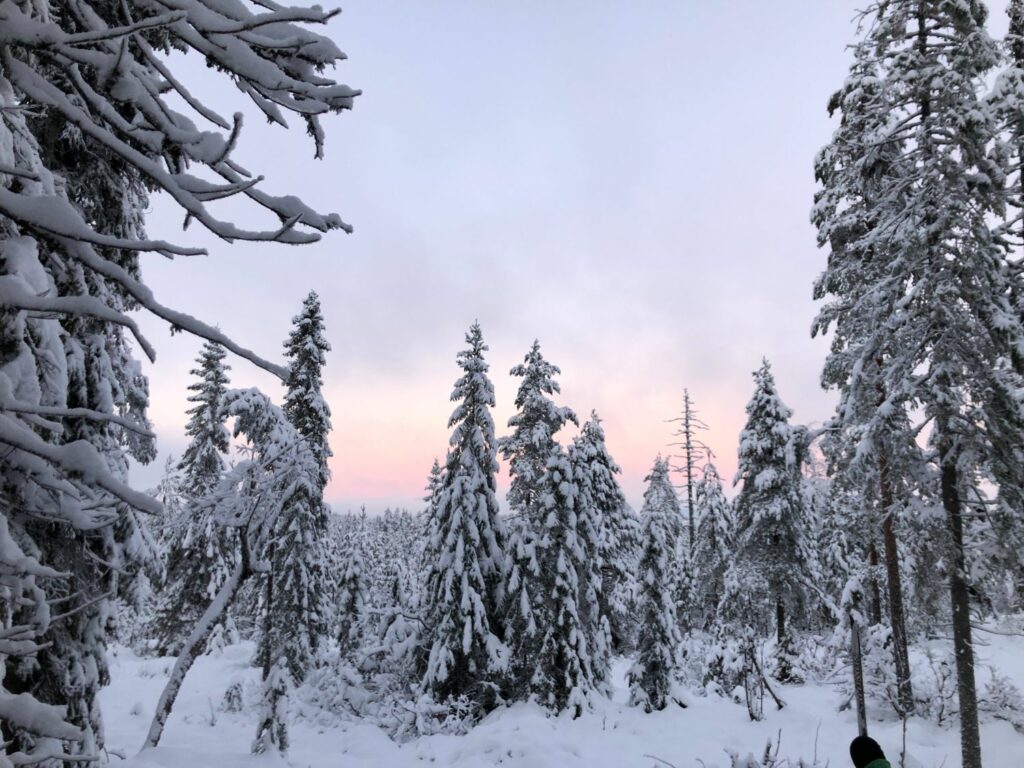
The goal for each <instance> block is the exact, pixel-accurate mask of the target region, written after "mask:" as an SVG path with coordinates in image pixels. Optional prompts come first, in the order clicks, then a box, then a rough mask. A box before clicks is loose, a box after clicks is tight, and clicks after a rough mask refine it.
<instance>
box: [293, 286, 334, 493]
mask: <svg viewBox="0 0 1024 768" xmlns="http://www.w3.org/2000/svg"><path fill="white" fill-rule="evenodd" d="M284 348H285V354H286V355H287V358H288V378H287V380H286V385H287V393H286V394H285V398H284V412H285V413H286V414H287V416H288V419H289V420H290V421H291V423H292V424H293V425H294V426H295V429H296V431H297V432H298V433H299V434H300V435H302V436H303V437H305V438H306V440H307V441H308V442H309V445H310V450H311V451H312V452H313V455H314V456H315V457H316V459H317V462H318V463H319V465H320V469H319V482H320V487H321V488H323V487H324V486H326V485H327V480H328V479H329V478H330V471H329V470H328V469H327V460H328V459H329V458H330V457H331V456H332V455H333V454H332V452H331V448H330V446H329V445H328V442H327V436H328V435H329V434H330V431H331V409H330V407H329V406H328V405H327V401H326V400H324V397H323V393H322V389H323V367H324V364H325V363H326V361H327V352H329V351H330V349H331V345H330V344H329V343H328V342H327V339H326V338H325V337H324V318H323V314H322V312H321V310H320V298H319V296H317V294H316V291H310V292H309V295H307V296H306V298H305V299H304V300H303V302H302V311H300V312H299V314H298V315H296V316H295V317H293V318H292V330H291V332H290V333H289V334H288V339H287V341H285V343H284Z"/></svg>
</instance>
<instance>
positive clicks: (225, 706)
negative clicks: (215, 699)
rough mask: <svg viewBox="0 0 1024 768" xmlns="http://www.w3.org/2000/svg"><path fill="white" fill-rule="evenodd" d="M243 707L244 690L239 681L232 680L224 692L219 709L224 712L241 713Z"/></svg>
mask: <svg viewBox="0 0 1024 768" xmlns="http://www.w3.org/2000/svg"><path fill="white" fill-rule="evenodd" d="M244 705H245V688H244V687H243V684H242V681H241V680H232V681H231V682H230V683H229V684H228V687H227V688H226V689H225V690H224V696H223V697H222V698H221V700H220V708H221V709H222V710H223V711H225V712H241V711H242V708H243V706H244Z"/></svg>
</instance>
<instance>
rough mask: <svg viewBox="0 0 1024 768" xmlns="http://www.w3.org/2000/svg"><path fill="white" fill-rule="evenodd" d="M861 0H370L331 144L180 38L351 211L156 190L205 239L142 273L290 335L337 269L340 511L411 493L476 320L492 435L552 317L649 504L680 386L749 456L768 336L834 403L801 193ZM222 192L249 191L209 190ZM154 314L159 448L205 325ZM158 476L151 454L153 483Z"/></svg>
mask: <svg viewBox="0 0 1024 768" xmlns="http://www.w3.org/2000/svg"><path fill="white" fill-rule="evenodd" d="M855 7H856V3H854V2H852V1H851V2H847V1H846V0H842V1H840V0H835V2H827V3H808V2H805V1H804V0H780V2H775V3H763V2H754V0H746V1H743V2H739V1H738V2H734V3H730V4H728V7H726V6H725V5H722V4H712V3H704V2H695V1H694V2H678V1H677V0H672V1H671V2H670V1H669V0H665V1H664V2H655V1H654V0H643V1H642V2H637V3H625V2H583V0H566V2H564V3H563V2H560V3H547V2H541V1H540V0H523V1H522V2H515V3H512V2H496V3H475V2H470V1H469V0H430V2H427V0H401V1H399V0H351V1H350V2H346V3H345V4H344V13H343V14H342V15H341V16H340V17H339V18H338V19H337V20H335V22H334V23H332V24H331V25H330V26H329V27H328V32H329V33H330V34H331V35H332V36H333V37H334V39H335V40H337V42H338V43H339V45H340V47H341V48H342V49H343V50H345V51H346V52H347V53H348V54H349V57H350V59H349V61H348V62H347V63H346V64H345V65H344V67H343V69H342V72H341V75H342V79H343V80H344V81H346V82H347V83H348V84H350V85H353V86H357V87H360V88H362V89H363V90H364V95H363V96H361V97H360V98H359V99H358V100H357V104H356V107H355V109H354V110H353V111H352V112H351V113H348V114H345V115H343V116H340V117H337V118H332V119H328V120H327V121H326V122H327V125H326V127H327V131H328V143H327V157H326V159H325V160H324V161H323V162H320V163H317V162H314V161H313V160H312V159H311V156H312V147H311V146H310V144H309V142H308V140H307V139H306V137H305V136H304V135H303V132H302V130H301V128H299V127H296V129H295V130H292V131H290V132H284V131H282V130H281V129H280V128H276V127H272V126H267V125H265V124H264V123H263V121H261V120H260V119H258V118H257V117H256V116H255V115H253V114H252V110H251V109H249V108H248V106H247V105H246V104H245V102H244V101H243V100H242V99H241V97H240V95H239V94H237V93H235V92H234V91H233V90H232V89H231V88H230V86H228V85H227V84H226V83H224V82H223V81H222V80H221V79H219V78H217V77H215V76H213V75H211V74H209V73H208V71H207V70H206V68H205V67H204V66H203V64H202V62H199V61H191V62H186V66H185V67H184V70H185V79H186V80H187V82H188V84H189V87H190V88H192V89H193V90H194V91H196V92H198V93H199V94H201V95H206V96H207V97H208V98H212V99H214V100H215V101H216V102H217V103H218V107H219V109H220V110H221V111H222V112H223V111H227V110H230V109H233V108H237V109H242V110H243V111H245V112H247V114H248V120H247V123H246V126H245V129H244V131H243V134H242V139H241V144H240V149H239V153H238V154H239V157H240V158H241V159H242V160H243V161H244V163H245V164H246V165H247V166H249V167H250V168H251V169H252V170H254V171H257V172H261V173H265V174H266V176H267V179H268V180H267V184H268V189H273V190H277V191H282V192H283V191H289V192H298V193H300V194H302V195H303V196H304V197H305V198H306V199H307V201H308V202H311V203H313V204H315V205H316V206H317V207H320V208H323V209H327V210H335V211H337V212H339V213H340V214H341V215H342V217H343V218H344V219H345V220H346V221H348V222H350V223H352V224H353V225H354V226H355V233H354V234H352V235H348V236H346V235H343V234H332V235H329V236H328V237H326V238H325V239H324V240H323V241H322V242H321V243H319V244H317V245H315V246H310V247H304V248H286V247H270V246H259V245H247V244H235V245H228V244H225V243H221V242H219V241H216V240H213V239H212V238H210V237H208V236H207V235H206V234H205V233H203V232H201V231H198V230H197V229H196V228H195V227H193V228H192V229H190V230H189V231H188V232H187V233H184V234H183V233H182V232H181V231H180V223H181V216H180V212H178V211H177V210H176V209H175V208H174V207H173V206H171V205H169V204H167V203H166V201H163V200H159V199H157V200H154V201H153V203H152V212H151V215H150V219H149V222H150V224H149V226H150V231H151V235H153V236H156V237H167V238H169V239H175V240H176V241H178V242H182V243H185V244H202V245H205V246H207V247H208V248H209V249H210V252H211V256H210V257H208V258H195V259H178V260H176V261H174V262H170V261H167V260H164V259H162V258H161V257H158V256H153V255H150V256H148V257H147V261H146V263H145V264H144V266H143V270H144V274H145V277H146V279H147V281H148V282H149V283H150V285H152V286H153V288H154V290H155V291H156V293H157V295H158V297H160V298H161V299H162V300H164V301H165V302H167V303H170V304H172V305H173V306H175V307H177V308H179V309H182V310H184V311H187V312H191V313H193V314H195V315H198V316H200V317H202V318H203V319H204V320H207V321H209V322H214V323H219V324H220V326H221V328H222V329H223V330H224V331H226V332H228V333H229V334H231V335H232V336H233V337H234V338H236V340H238V341H239V342H241V343H244V344H246V345H248V346H251V347H253V348H255V349H257V350H259V351H260V352H262V353H263V354H265V355H267V356H269V357H272V358H274V359H279V357H280V351H281V342H282V340H283V339H284V338H285V336H286V334H287V333H288V330H289V324H290V319H291V316H292V315H293V314H294V313H295V312H296V311H297V309H298V307H299V305H300V302H301V300H302V298H303V296H304V295H305V294H306V292H307V291H308V290H310V289H311V288H315V289H316V290H317V291H318V292H319V293H320V295H321V299H322V301H323V305H324V312H325V316H326V321H327V329H328V337H329V340H330V341H331V343H332V345H333V347H334V351H333V352H332V354H331V355H330V357H329V360H328V367H327V370H326V387H325V392H326V395H327V398H328V401H329V403H330V406H331V408H332V410H333V414H334V418H333V423H334V435H333V438H332V446H333V449H334V452H335V457H334V461H333V463H332V471H333V475H334V479H333V480H332V483H331V485H330V487H329V489H328V493H329V499H330V501H331V502H332V504H333V505H334V506H335V508H336V509H339V510H345V509H349V508H352V509H354V508H357V507H358V506H359V505H360V504H361V503H365V504H366V505H367V507H368V509H370V510H371V511H380V510H382V509H383V508H384V507H385V506H404V507H409V508H418V507H419V505H420V502H419V497H420V496H421V495H422V490H421V489H422V486H423V484H424V480H425V477H426V474H427V471H428V470H429V468H430V464H431V462H432V460H433V458H434V457H435V456H437V457H439V458H443V456H444V451H445V448H446V445H447V439H448V430H447V427H446V421H447V418H448V415H449V413H450V412H451V404H450V403H449V401H448V396H449V393H450V391H451V386H452V383H453V381H454V380H455V378H456V377H457V376H458V370H457V368H456V366H455V354H456V353H457V352H458V350H459V349H461V347H462V345H463V334H464V332H465V330H466V328H467V327H468V326H469V324H470V323H471V322H472V321H473V320H474V319H479V321H480V323H481V325H482V327H483V330H484V335H485V338H486V339H487V341H488V343H489V344H490V347H491V352H490V355H489V360H490V362H491V374H492V378H493V379H494V382H495V387H496V392H497V399H498V407H497V410H496V411H495V422H496V424H497V425H498V428H499V434H501V433H503V432H504V430H505V427H504V425H505V422H506V421H507V419H508V416H509V415H510V408H511V404H512V400H513V397H514V392H515V387H516V386H517V381H514V380H513V379H511V378H510V377H509V376H508V370H509V368H510V367H511V366H512V365H514V364H515V363H517V362H518V361H519V360H520V359H521V358H522V356H523V354H524V353H525V351H526V350H527V348H528V347H529V344H530V343H531V341H532V340H533V339H534V338H535V337H537V338H539V339H540V341H541V344H542V348H543V350H544V353H545V355H546V356H547V357H548V358H549V359H550V360H552V361H553V362H555V363H556V364H558V365H559V366H561V368H562V371H563V375H562V377H561V383H562V387H563V396H562V398H561V400H560V402H562V403H563V404H566V405H569V406H571V407H573V408H574V409H575V410H576V411H577V413H579V414H580V415H581V416H583V417H585V416H586V415H587V414H589V412H590V410H591V408H596V409H597V410H598V411H599V413H600V414H601V416H602V418H603V419H604V420H605V426H606V431H607V435H608V443H609V447H610V449H611V451H612V453H613V455H614V456H615V458H616V459H617V460H618V462H619V463H620V464H621V465H622V468H623V485H624V487H625V489H626V493H627V496H628V498H629V500H630V501H631V503H633V504H634V505H636V506H639V504H640V500H641V494H642V481H643V477H644V475H645V474H646V472H647V470H648V469H649V468H650V466H651V463H652V462H653V459H654V457H655V456H656V455H657V454H658V453H659V452H666V451H667V444H668V443H669V442H670V441H671V432H672V425H670V424H668V423H666V421H665V420H666V419H669V418H672V417H673V416H675V415H676V414H677V413H678V411H679V409H680V407H681V402H682V393H683V388H684V387H688V388H689V389H690V392H691V395H692V397H693V398H694V400H695V402H696V404H697V407H698V409H699V410H700V411H701V415H702V417H703V419H704V420H705V421H706V422H707V423H708V424H709V425H710V426H711V431H710V432H709V433H708V435H707V436H706V440H707V442H708V443H709V444H710V445H711V446H712V448H713V449H714V451H715V453H716V455H717V457H718V458H717V463H718V464H719V468H720V470H721V472H722V475H723V476H724V477H726V478H729V479H731V477H732V474H733V472H734V471H735V464H736V457H735V453H736V440H737V435H738V432H739V429H740V428H741V426H742V424H743V420H744V412H743V408H744V405H745V404H746V401H747V399H748V397H749V395H750V392H751V387H752V383H751V379H750V372H751V371H753V370H754V369H755V368H756V367H757V366H758V365H759V363H760V360H761V357H762V356H767V357H768V358H769V359H770V360H771V361H772V362H773V364H774V367H775V371H776V377H777V380H778V384H779V388H780V392H781V394H782V397H783V399H784V400H785V401H786V402H787V403H788V404H789V405H790V406H791V407H792V408H794V409H795V411H796V419H797V420H800V421H804V422H815V423H820V421H821V420H823V419H824V418H826V417H827V415H828V414H829V411H830V410H831V403H832V396H831V395H829V394H827V393H824V392H822V391H821V390H820V387H819V386H818V375H819V371H820V367H821V363H822V360H823V359H824V355H825V352H826V349H827V346H826V345H827V341H823V340H820V339H819V340H815V341H812V340H811V339H810V337H809V328H810V323H811V319H812V317H813V315H814V312H815V307H814V304H813V302H812V301H811V284H812V281H813V279H814V277H815V276H816V275H817V273H818V272H819V271H820V269H821V268H822V266H823V264H824V254H823V253H821V252H819V251H818V250H817V248H816V244H815V233H814V230H813V228H812V227H811V225H810V224H809V222H808V213H809V209H810V206H811V203H812V196H813V193H814V188H815V185H814V179H813V172H812V163H813V158H814V154H815V152H816V151H817V149H818V148H819V147H820V146H821V145H822V144H824V143H825V142H826V141H827V140H828V137H829V135H830V133H831V130H832V125H831V123H830V121H829V119H828V116H827V114H826V111H825V105H826V102H827V100H828V97H829V95H830V93H831V92H832V90H834V89H835V88H836V87H838V86H839V85H840V84H841V82H842V80H843V78H844V76H845V71H846V65H847V50H846V46H847V45H848V44H849V43H850V42H851V41H852V39H853V35H854V27H853V24H852V23H851V22H852V19H853V17H854V9H855ZM999 23H1001V22H999ZM994 26H997V25H994ZM232 211H233V212H234V213H235V215H236V217H237V218H238V219H239V220H240V221H241V222H242V223H243V224H244V223H246V222H247V221H249V220H250V218H251V217H252V216H253V212H252V211H250V210H249V209H247V208H245V207H244V206H241V205H239V204H237V203H235V202H227V203H224V204H220V205H219V208H218V213H220V215H222V216H226V215H229V213H230V212H232ZM145 324H146V328H147V329H148V332H149V335H150V336H151V338H152V340H153V341H154V342H156V344H157V348H158V350H159V353H160V359H159V360H158V362H157V364H156V365H154V366H149V367H148V369H147V370H148V373H149V374H150V377H151V390H152V395H153V403H154V404H153V407H152V411H151V413H152V417H153V419H154V421H155V423H156V425H157V428H158V432H159V434H160V438H161V449H162V452H163V453H164V455H166V454H167V453H168V452H170V453H174V454H180V452H181V450H182V448H183V445H184V443H183V435H182V429H183V425H184V422H185V417H184V411H185V407H186V403H185V395H186V389H185V388H186V386H187V384H188V381H189V379H188V375H187V371H188V369H189V368H190V367H191V365H192V360H193V358H194V356H195V354H196V352H197V350H198V346H199V345H198V343H197V342H196V341H195V340H193V339H188V338H184V337H181V336H175V337H168V335H167V331H166V328H165V327H164V326H162V325H160V324H158V323H155V322H152V321H151V320H146V321H145ZM231 364H232V366H233V370H232V372H231V374H232V383H233V384H234V385H236V386H254V385H256V386H262V387H265V388H266V389H267V391H268V392H270V393H271V394H272V395H273V396H275V397H276V396H279V394H280V391H279V389H278V388H277V387H276V385H275V384H274V382H273V381H271V380H270V377H269V376H267V375H265V374H263V373H261V372H259V371H256V370H255V369H253V367H252V366H251V365H249V364H247V363H244V362H242V361H237V360H233V361H231ZM159 464H160V465H162V461H160V462H159ZM158 475H159V470H158V469H150V468H145V469H141V470H139V471H138V472H137V477H138V479H139V482H141V483H144V484H150V483H152V482H153V481H154V480H155V478H156V477H157V476H158ZM503 481H504V479H503Z"/></svg>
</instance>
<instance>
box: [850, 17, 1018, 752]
mask: <svg viewBox="0 0 1024 768" xmlns="http://www.w3.org/2000/svg"><path fill="white" fill-rule="evenodd" d="M867 14H868V16H869V18H868V19H867V22H868V23H866V24H864V25H863V27H862V29H863V30H864V38H863V45H864V47H865V48H866V49H867V51H868V53H867V54H866V56H868V57H870V61H871V62H872V63H873V64H874V65H875V67H876V70H875V71H876V73H877V80H876V82H877V84H878V87H877V92H878V94H879V95H878V96H877V98H876V99H875V101H876V103H877V110H878V111H881V110H884V111H885V112H886V115H887V120H886V122H885V127H884V128H883V129H882V130H881V131H877V132H875V134H874V136H873V144H874V145H882V144H884V145H887V146H889V147H892V148H895V149H896V150H897V152H898V158H897V160H896V162H895V163H894V166H895V167H894V170H893V172H892V174H891V178H892V179H893V181H894V183H891V184H885V185H883V187H882V190H881V193H880V194H879V195H878V197H877V199H876V200H875V201H874V203H873V208H872V211H873V215H874V218H875V225H874V226H873V227H872V228H871V229H870V230H869V231H868V232H866V233H865V234H864V235H863V238H864V239H865V240H866V241H867V242H868V243H871V242H878V243H880V244H883V245H884V246H885V248H884V249H881V248H880V249H879V250H878V254H877V255H878V258H879V259H881V260H882V262H883V263H882V264H881V265H880V271H881V272H882V273H883V274H884V275H885V276H886V281H887V282H886V283H884V284H883V283H879V284H878V285H879V287H878V288H877V289H876V290H881V287H882V286H883V285H885V284H888V285H892V286H894V287H893V289H892V290H893V292H894V293H895V294H896V296H897V299H896V303H895V304H894V307H896V308H898V310H899V311H898V312H895V313H893V315H892V316H891V317H889V318H887V325H886V328H887V330H888V333H889V335H890V343H889V345H888V348H887V350H886V351H887V352H889V353H890V356H889V357H887V358H883V359H882V361H881V363H880V365H881V369H880V371H879V373H878V379H879V381H880V382H881V383H882V385H883V387H884V394H885V399H884V401H883V402H882V403H880V404H879V405H878V406H877V411H876V414H877V415H878V416H879V417H882V416H885V415H886V414H887V413H890V412H892V410H893V409H894V408H905V409H907V410H911V409H912V410H913V411H914V412H915V413H920V414H923V418H922V419H921V420H920V423H919V424H915V427H916V428H918V429H920V430H922V431H923V432H924V433H925V434H928V435H929V440H930V447H931V448H932V453H931V456H930V459H931V461H932V463H933V465H934V468H935V470H936V472H937V474H938V476H939V484H940V492H941V493H940V495H941V500H942V506H943V509H944V512H945V516H946V519H947V523H948V525H947V528H948V537H949V538H948V541H949V546H950V550H949V552H950V555H949V560H948V562H949V563H950V564H951V567H950V568H949V579H950V605H951V608H952V620H953V643H954V649H955V654H956V662H957V687H958V694H959V701H960V718H961V746H962V757H963V764H964V766H965V767H966V768H979V766H980V765H981V745H980V735H979V730H978V718H977V693H976V690H975V682H974V654H973V648H972V637H971V634H972V632H971V624H970V609H971V604H970V603H971V598H970V595H971V589H972V585H971V583H970V581H969V577H968V573H969V570H970V562H969V560H970V552H969V551H968V549H967V547H966V546H965V540H966V539H967V538H968V536H969V531H968V532H967V533H965V528H966V527H967V526H968V525H969V522H968V521H969V520H970V519H971V518H970V516H968V515H965V505H966V506H968V507H971V506H973V505H974V500H975V499H976V498H982V499H983V498H984V496H985V494H984V490H983V488H982V487H981V484H982V483H983V481H984V480H985V479H988V478H991V479H993V480H994V481H995V484H996V486H997V487H998V489H999V493H1000V494H1001V495H1005V494H1015V493H1016V492H1017V491H1016V489H1019V488H1021V487H1024V481H1022V478H1021V472H1022V463H1021V456H1020V445H1021V444H1022V434H1024V427H1022V423H1021V421H1022V420H1021V415H1020V407H1019V406H1020V404H1019V396H1018V395H1017V394H1016V393H1017V392H1019V391H1020V386H1021V381H1020V380H1021V376H1020V365H1019V362H1018V361H1019V360H1020V352H1021V349H1022V348H1024V347H1022V346H1021V344H1022V342H1021V339H1022V337H1024V330H1022V328H1021V316H1020V311H1019V307H1017V306H1013V303H1012V298H1011V297H1012V296H1013V295H1014V285H1013V280H1014V279H1016V274H1017V273H1016V270H1015V269H1013V268H1011V267H1010V265H1009V264H1008V263H1007V254H1006V251H1005V248H1004V247H1003V243H1002V242H1001V240H1000V238H998V237H994V236H993V233H992V231H991V222H992V220H993V219H994V218H998V217H1000V216H1001V215H1002V214H1003V207H1004V203H1005V192H1004V187H1005V184H1004V182H1005V170H1006V169H1005V167H1003V164H1002V162H1001V161H1002V160H1004V159H1005V155H1004V154H1003V153H1001V152H994V153H993V152H992V151H991V150H992V147H993V142H994V140H995V138H996V134H997V125H996V122H995V120H994V115H995V114H998V111H999V110H998V109H987V108H985V105H984V104H983V103H982V100H981V97H980V94H981V93H982V92H983V90H984V88H985V86H986V80H987V78H988V77H989V75H990V74H991V72H992V70H993V68H994V67H995V66H996V64H997V62H998V60H999V52H998V49H997V46H996V45H995V44H994V43H993V41H992V40H991V39H990V38H989V37H988V35H987V33H986V32H985V28H984V25H985V21H986V16H987V11H986V9H985V7H984V6H983V5H982V4H981V3H979V2H971V3H958V4H952V3H938V2H927V1H926V0H902V1H900V2H896V1H892V2H885V3H873V4H872V5H871V6H869V8H868V9H867ZM846 204H847V203H846V201H842V200H841V201H838V203H837V205H846ZM986 476H987V477H986ZM981 506H983V507H984V506H986V505H984V504H982V505H981Z"/></svg>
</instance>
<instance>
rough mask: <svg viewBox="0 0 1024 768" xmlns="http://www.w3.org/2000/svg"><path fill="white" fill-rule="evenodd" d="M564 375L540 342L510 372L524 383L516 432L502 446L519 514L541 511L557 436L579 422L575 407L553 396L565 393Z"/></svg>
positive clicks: (513, 502) (514, 426) (514, 419)
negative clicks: (559, 377)
mask: <svg viewBox="0 0 1024 768" xmlns="http://www.w3.org/2000/svg"><path fill="white" fill-rule="evenodd" d="M560 373H561V370H560V369H559V368H558V366H557V365H554V364H553V363H550V362H548V361H547V360H545V359H544V355H543V354H541V351H540V342H539V341H536V340H535V341H534V342H533V344H532V345H531V346H530V350H529V352H527V353H526V356H525V357H524V358H523V362H522V363H521V364H519V365H516V366H514V367H513V368H512V370H511V371H510V374H511V375H512V376H518V377H521V378H522V382H521V383H520V384H519V390H518V392H517V393H516V400H515V405H516V413H515V414H514V415H513V416H512V417H511V418H510V419H509V420H508V425H509V426H510V427H512V429H513V432H512V434H511V435H509V436H508V437H505V438H502V439H501V441H500V446H501V453H502V456H503V457H504V458H505V459H506V460H508V462H509V474H510V475H511V476H512V485H511V487H510V488H509V493H508V500H509V504H510V505H511V506H512V508H513V509H515V510H516V511H518V512H527V513H534V512H537V511H538V510H537V509H536V507H537V494H538V491H539V488H540V484H541V480H542V476H543V474H544V468H545V465H546V463H547V460H548V456H549V455H550V454H551V451H552V450H553V449H554V447H555V445H556V443H555V434H556V433H557V432H558V430H560V429H561V428H562V426H563V425H564V424H565V422H567V421H571V422H572V423H573V424H578V423H579V422H578V421H577V420H576V414H575V413H573V411H572V409H571V408H567V407H564V406H558V405H555V403H554V402H553V401H552V400H551V395H554V394H556V393H559V392H560V391H561V388H560V387H559V386H558V382H557V381H555V376H557V375H558V374H560Z"/></svg>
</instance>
